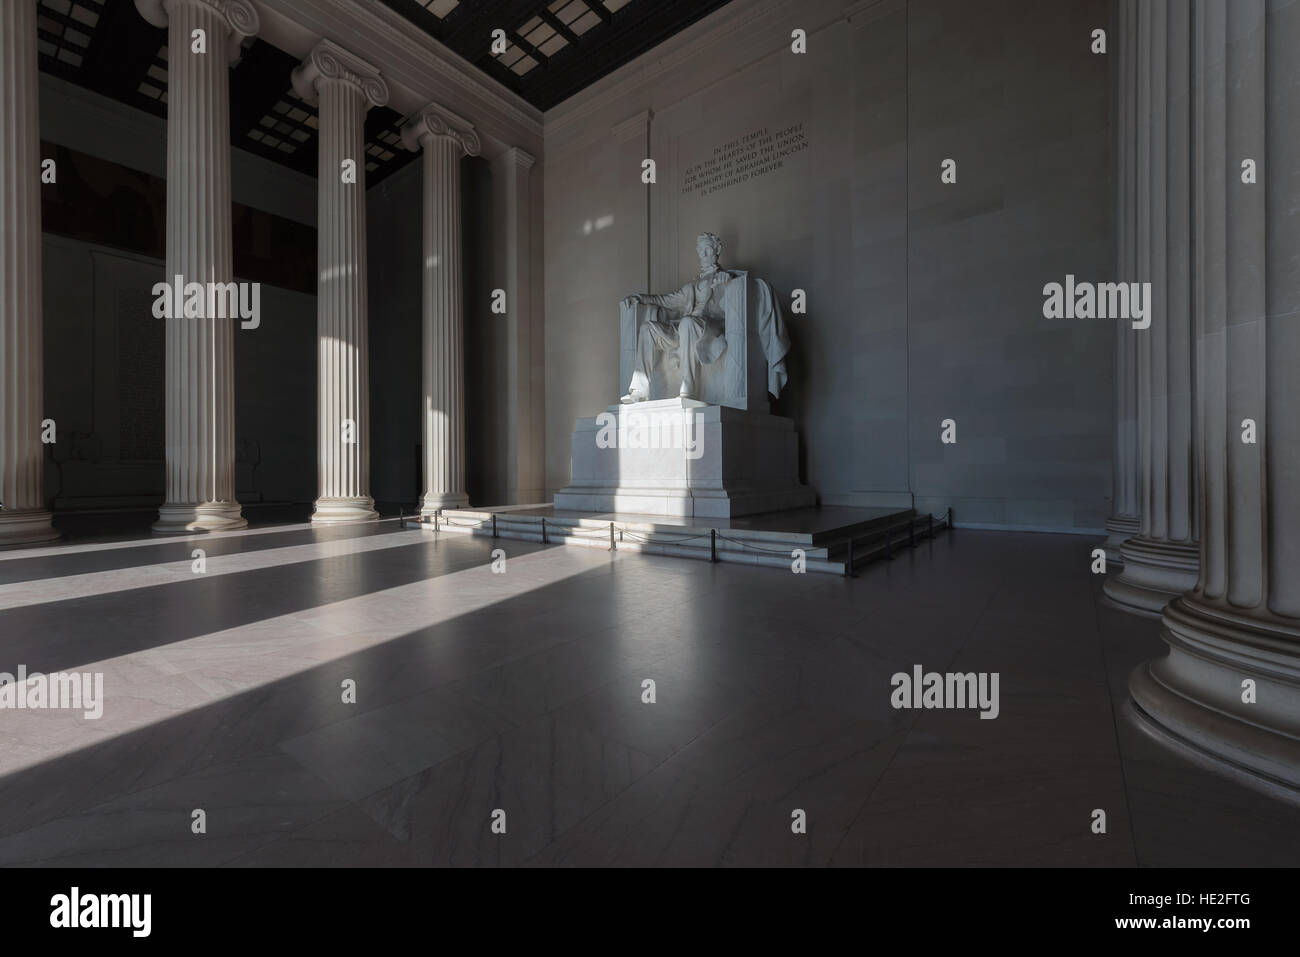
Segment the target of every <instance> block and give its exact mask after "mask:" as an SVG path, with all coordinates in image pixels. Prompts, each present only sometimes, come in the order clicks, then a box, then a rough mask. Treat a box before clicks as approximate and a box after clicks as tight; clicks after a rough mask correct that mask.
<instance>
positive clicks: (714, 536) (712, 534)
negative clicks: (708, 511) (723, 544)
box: [709, 528, 718, 562]
mask: <svg viewBox="0 0 1300 957" xmlns="http://www.w3.org/2000/svg"><path fill="white" fill-rule="evenodd" d="M717 560H718V530H717V529H716V528H711V529H709V561H711V562H716V561H717Z"/></svg>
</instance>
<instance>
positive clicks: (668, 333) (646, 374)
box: [623, 319, 677, 402]
mask: <svg viewBox="0 0 1300 957" xmlns="http://www.w3.org/2000/svg"><path fill="white" fill-rule="evenodd" d="M676 345H677V335H676V330H674V329H673V327H672V326H670V325H668V324H667V323H664V322H661V321H659V320H658V319H652V320H650V321H649V322H643V323H641V328H640V329H638V330H637V335H636V366H635V368H633V370H632V384H631V385H630V386H629V387H628V390H627V395H625V396H623V401H624V402H644V401H645V400H646V399H648V398H650V379H651V377H652V375H653V373H654V367H655V360H656V359H657V358H658V351H659V350H660V349H671V348H674V347H675V346H676Z"/></svg>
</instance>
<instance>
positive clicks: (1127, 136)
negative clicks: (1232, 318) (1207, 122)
mask: <svg viewBox="0 0 1300 957" xmlns="http://www.w3.org/2000/svg"><path fill="white" fill-rule="evenodd" d="M1137 16H1138V0H1119V3H1118V4H1117V7H1116V30H1115V34H1116V41H1117V43H1116V47H1117V49H1116V54H1117V56H1116V71H1117V73H1118V83H1117V84H1116V86H1117V90H1118V96H1117V98H1116V104H1115V106H1116V116H1117V122H1116V147H1117V154H1118V162H1117V163H1116V170H1115V173H1116V183H1117V187H1118V188H1117V190H1116V194H1117V200H1118V201H1117V203H1116V211H1115V212H1116V215H1115V225H1116V255H1115V279H1116V281H1117V282H1131V281H1133V280H1134V279H1136V278H1137V262H1136V260H1135V256H1134V245H1135V243H1136V239H1137V208H1136V207H1137V194H1136V186H1135V183H1134V179H1135V173H1136V169H1137V123H1136V121H1135V112H1136V110H1137V83H1136V82H1135V79H1136V75H1137V74H1136V70H1137V69H1138V57H1137ZM1139 335H1141V333H1140V332H1138V331H1136V330H1134V328H1133V325H1132V323H1130V322H1116V323H1115V469H1114V475H1113V479H1112V482H1111V515H1110V517H1109V518H1108V519H1106V531H1107V532H1109V533H1110V534H1109V537H1108V538H1107V539H1106V545H1105V548H1106V558H1107V560H1108V561H1110V562H1113V563H1116V564H1119V563H1122V562H1123V556H1122V555H1121V554H1120V546H1121V545H1122V544H1123V543H1124V542H1125V540H1127V539H1129V538H1132V537H1133V536H1134V535H1137V534H1138V532H1139V531H1140V530H1141V528H1140V525H1139V519H1138V516H1139V514H1140V513H1139V511H1138V431H1137V337H1138V336H1139Z"/></svg>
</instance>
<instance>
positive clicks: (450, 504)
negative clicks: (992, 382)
mask: <svg viewBox="0 0 1300 957" xmlns="http://www.w3.org/2000/svg"><path fill="white" fill-rule="evenodd" d="M440 508H469V496H468V495H466V494H465V493H464V492H439V493H434V492H430V493H428V494H427V495H425V496H424V498H422V499H421V500H420V515H421V516H428V515H432V514H433V513H434V512H436V511H438V509H440Z"/></svg>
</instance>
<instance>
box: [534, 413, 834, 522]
mask: <svg viewBox="0 0 1300 957" xmlns="http://www.w3.org/2000/svg"><path fill="white" fill-rule="evenodd" d="M572 463H573V477H572V479H571V481H570V483H569V485H568V486H566V487H565V488H562V489H560V491H558V492H557V493H556V494H555V507H556V509H558V510H561V511H569V512H601V513H615V512H617V513H625V514H626V513H631V514H635V515H654V516H657V517H659V518H666V517H682V518H696V519H712V518H721V519H726V518H735V517H736V516H746V515H757V514H761V513H764V512H775V511H781V510H795V509H803V508H810V507H813V506H815V505H816V503H817V493H816V492H815V491H814V490H813V489H811V488H809V487H808V486H806V485H802V484H800V482H799V436H798V433H797V432H796V431H795V428H794V422H793V420H791V419H787V418H784V417H782V416H778V415H769V414H768V413H766V412H750V411H746V410H743V409H733V408H731V407H729V406H724V405H708V404H706V403H704V402H699V401H696V400H694V399H682V398H674V399H658V400H655V401H651V402H636V403H633V404H631V405H621V404H619V405H611V406H610V407H609V408H608V409H606V410H605V411H604V412H602V413H600V414H599V415H596V416H592V417H590V418H584V419H579V420H578V421H577V423H576V424H575V426H574V429H573V458H572Z"/></svg>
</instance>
